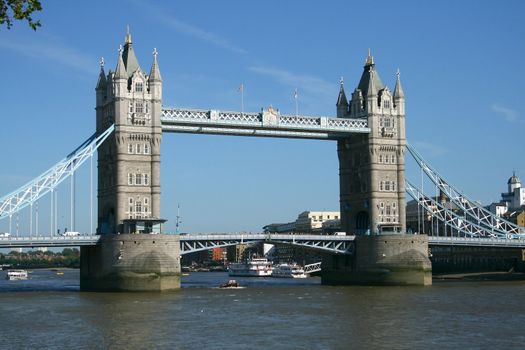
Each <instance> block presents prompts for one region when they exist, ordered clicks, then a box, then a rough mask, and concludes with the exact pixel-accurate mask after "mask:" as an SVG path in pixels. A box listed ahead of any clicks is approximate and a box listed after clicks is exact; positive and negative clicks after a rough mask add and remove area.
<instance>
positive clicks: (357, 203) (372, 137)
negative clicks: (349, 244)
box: [337, 53, 406, 235]
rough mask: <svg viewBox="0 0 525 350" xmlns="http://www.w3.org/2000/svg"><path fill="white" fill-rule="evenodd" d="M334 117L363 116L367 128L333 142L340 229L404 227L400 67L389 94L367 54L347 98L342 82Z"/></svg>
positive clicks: (363, 230)
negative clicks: (337, 163)
mask: <svg viewBox="0 0 525 350" xmlns="http://www.w3.org/2000/svg"><path fill="white" fill-rule="evenodd" d="M337 116H338V117H339V118H366V119H367V120H368V126H369V127H370V129H371V131H370V134H356V135H353V136H352V137H350V138H346V139H344V140H340V141H338V145H337V152H338V156H339V178H340V205H341V225H342V229H343V230H344V231H346V232H347V233H351V234H357V235H363V234H377V233H380V232H404V231H405V229H406V225H405V159H404V152H405V144H406V139H405V96H404V93H403V88H402V87H401V81H400V79H399V72H398V73H397V81H396V85H395V88H394V92H393V93H392V92H390V90H389V89H388V87H386V86H385V85H383V83H382V81H381V79H380V77H379V74H378V73H377V71H376V68H375V64H374V59H373V57H372V56H371V55H370V53H369V55H368V57H367V59H366V62H365V66H364V71H363V74H362V76H361V80H360V81H359V85H358V86H357V88H356V89H355V90H354V92H353V93H352V99H351V101H350V103H348V101H347V99H346V95H345V91H344V87H343V82H342V81H341V87H340V91H339V96H338V99H337Z"/></svg>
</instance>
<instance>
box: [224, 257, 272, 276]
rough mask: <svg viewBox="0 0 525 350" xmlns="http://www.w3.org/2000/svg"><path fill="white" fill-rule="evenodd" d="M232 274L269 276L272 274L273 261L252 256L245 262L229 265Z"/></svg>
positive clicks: (229, 271) (229, 272)
mask: <svg viewBox="0 0 525 350" xmlns="http://www.w3.org/2000/svg"><path fill="white" fill-rule="evenodd" d="M228 274H229V275H230V276H245V277H268V276H271V275H272V263H271V262H270V261H268V259H266V258H251V259H249V260H248V261H246V262H245V263H232V264H230V266H229V267H228Z"/></svg>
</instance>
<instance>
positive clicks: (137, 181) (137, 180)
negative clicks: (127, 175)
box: [135, 174, 142, 185]
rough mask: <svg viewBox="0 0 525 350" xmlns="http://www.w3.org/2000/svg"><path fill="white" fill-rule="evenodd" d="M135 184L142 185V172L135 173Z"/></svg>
mask: <svg viewBox="0 0 525 350" xmlns="http://www.w3.org/2000/svg"><path fill="white" fill-rule="evenodd" d="M135 184H136V185H142V174H137V175H135Z"/></svg>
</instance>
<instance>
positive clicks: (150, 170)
mask: <svg viewBox="0 0 525 350" xmlns="http://www.w3.org/2000/svg"><path fill="white" fill-rule="evenodd" d="M96 91H97V107H96V110H97V131H98V132H101V131H103V130H105V129H106V128H107V127H108V126H110V125H111V124H112V123H114V124H115V126H116V128H115V133H114V137H113V138H112V139H108V141H107V142H106V143H105V144H104V145H103V146H102V147H100V148H99V151H98V153H99V156H98V172H99V176H98V179H99V183H98V200H99V202H98V203H99V206H98V229H97V230H98V232H99V233H103V234H105V233H133V232H155V233H159V232H160V224H161V223H162V222H163V220H161V219H160V144H161V140H162V128H161V124H160V115H161V112H162V111H161V108H162V107H161V104H162V79H161V77H160V71H159V67H158V63H157V51H156V50H155V51H154V54H153V64H152V67H151V72H150V74H149V75H146V74H145V73H144V71H142V69H141V67H140V65H139V63H138V60H137V57H136V56H135V52H134V49H133V44H132V41H131V34H130V33H129V32H128V33H127V34H126V39H125V44H124V47H123V48H122V47H121V48H120V49H119V55H118V60H117V66H116V68H115V72H111V71H110V72H109V73H108V75H107V78H106V77H104V74H103V68H101V73H100V77H99V82H98V84H97V89H96Z"/></svg>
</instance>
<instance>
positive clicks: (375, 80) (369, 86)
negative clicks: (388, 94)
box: [357, 50, 385, 96]
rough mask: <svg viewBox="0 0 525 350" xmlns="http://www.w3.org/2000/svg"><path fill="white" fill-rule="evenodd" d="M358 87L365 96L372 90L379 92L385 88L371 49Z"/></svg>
mask: <svg viewBox="0 0 525 350" xmlns="http://www.w3.org/2000/svg"><path fill="white" fill-rule="evenodd" d="M357 88H358V89H359V90H361V93H362V94H363V96H367V95H368V94H369V93H370V92H372V93H375V94H377V92H378V91H380V90H383V89H384V88H385V86H384V85H383V82H382V81H381V78H380V77H379V74H378V73H377V71H376V68H375V63H374V57H372V55H371V54H370V50H369V51H368V57H367V58H366V61H365V66H364V67H363V74H362V75H361V80H359V85H358V86H357ZM369 90H370V91H369Z"/></svg>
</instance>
